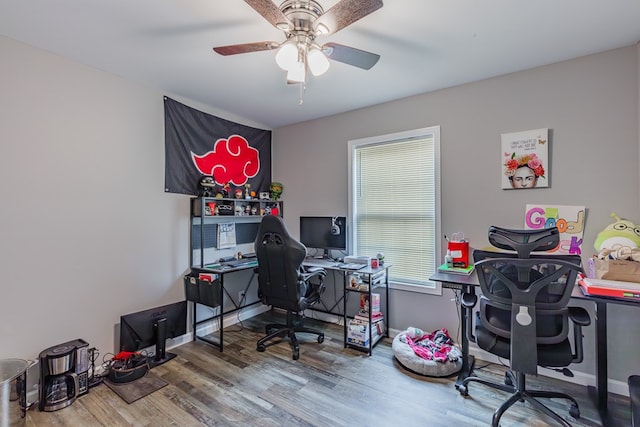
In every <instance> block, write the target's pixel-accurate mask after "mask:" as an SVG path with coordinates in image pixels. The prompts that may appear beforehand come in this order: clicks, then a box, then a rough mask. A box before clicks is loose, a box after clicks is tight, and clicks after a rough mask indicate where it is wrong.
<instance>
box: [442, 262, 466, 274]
mask: <svg viewBox="0 0 640 427" xmlns="http://www.w3.org/2000/svg"><path fill="white" fill-rule="evenodd" d="M473 270H474V265H473V264H469V265H468V266H467V268H460V267H449V266H448V265H447V264H446V263H445V264H442V265H441V266H440V267H438V271H442V272H443V273H454V274H464V275H466V276H469V275H471V273H473Z"/></svg>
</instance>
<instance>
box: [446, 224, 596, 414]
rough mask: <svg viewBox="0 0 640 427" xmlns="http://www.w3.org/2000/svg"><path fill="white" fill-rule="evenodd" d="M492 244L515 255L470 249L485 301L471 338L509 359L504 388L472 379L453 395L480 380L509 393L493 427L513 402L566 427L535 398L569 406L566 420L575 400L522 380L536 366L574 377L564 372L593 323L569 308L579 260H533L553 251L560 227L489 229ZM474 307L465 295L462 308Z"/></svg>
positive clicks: (578, 355) (574, 411) (558, 257)
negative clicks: (586, 328)
mask: <svg viewBox="0 0 640 427" xmlns="http://www.w3.org/2000/svg"><path fill="white" fill-rule="evenodd" d="M489 241H490V242H491V244H492V245H494V246H496V247H498V248H501V249H510V250H512V251H515V253H514V252H509V253H505V252H492V251H481V250H476V251H474V254H473V258H474V262H475V266H476V271H477V274H478V279H479V281H480V288H481V290H482V296H481V297H480V309H479V311H478V313H477V315H476V326H475V337H474V336H471V337H470V339H472V340H474V341H475V342H476V344H477V345H478V347H480V348H481V349H483V350H485V351H488V352H490V353H492V354H494V355H496V356H498V357H500V358H504V359H509V367H510V369H509V370H508V371H507V372H506V374H505V380H504V383H493V382H491V381H487V380H483V379H480V378H478V377H475V376H473V377H468V378H466V379H465V380H464V381H463V382H462V385H461V386H460V387H459V388H458V390H459V391H460V393H461V394H462V395H463V396H466V395H467V394H468V384H469V383H471V382H478V383H481V384H485V385H488V386H490V387H493V388H496V389H499V390H503V391H506V392H510V393H512V394H511V396H510V397H509V399H507V400H506V401H505V402H504V403H503V404H502V405H501V406H500V407H499V408H498V409H496V411H495V412H494V414H493V422H492V425H493V426H498V424H499V422H500V417H501V416H502V414H504V412H505V411H506V410H507V409H509V408H510V407H511V406H512V405H513V404H515V403H516V402H518V401H527V402H529V403H530V404H531V405H533V407H535V408H537V409H539V410H541V411H543V412H544V413H545V414H547V415H549V416H550V417H552V418H554V419H555V420H557V421H558V422H560V423H561V424H562V425H567V426H570V425H571V424H569V423H568V422H567V421H566V420H564V419H563V418H562V417H560V415H558V414H556V413H555V412H553V411H552V410H551V409H549V408H548V407H547V406H545V405H544V404H543V403H542V402H540V401H539V400H538V398H558V399H567V400H569V401H570V402H571V408H570V410H569V414H570V415H571V416H572V417H574V418H579V417H580V410H579V408H578V403H577V402H576V400H575V399H574V398H573V397H571V396H569V395H567V394H564V393H559V392H555V391H538V390H536V391H533V390H529V389H527V387H526V375H528V374H537V367H538V366H542V367H547V368H551V369H555V370H558V371H560V372H563V373H564V374H566V375H571V372H570V371H569V370H568V369H567V368H566V367H567V366H569V365H570V364H571V363H579V362H581V361H582V357H583V351H582V326H587V325H589V324H590V319H589V315H588V313H587V312H586V310H584V309H583V308H579V307H567V304H568V302H569V299H570V297H571V292H572V290H573V287H574V284H575V282H576V278H577V275H578V273H579V272H581V271H582V268H581V267H580V257H579V256H577V255H531V252H534V251H540V250H543V251H546V250H549V249H553V248H555V247H556V246H557V245H558V243H559V233H558V229H557V228H551V229H545V230H541V231H537V230H534V231H532V230H509V229H503V228H499V227H491V228H490V229H489ZM475 303H476V298H475V295H471V294H467V295H463V305H464V306H465V309H467V310H471V309H472V308H473V306H474V305H475ZM468 319H471V316H468ZM569 320H571V321H572V322H573V345H574V350H572V348H571V343H570V340H569V338H568V336H569V329H570V328H569ZM469 326H470V325H469ZM470 330H471V328H469V329H468V331H470ZM559 368H563V369H559Z"/></svg>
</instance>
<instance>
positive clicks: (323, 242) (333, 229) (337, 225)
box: [300, 216, 347, 258]
mask: <svg viewBox="0 0 640 427" xmlns="http://www.w3.org/2000/svg"><path fill="white" fill-rule="evenodd" d="M300 242H301V243H302V244H303V245H305V246H306V247H308V248H314V249H321V250H322V256H323V257H325V256H326V257H327V258H330V256H329V251H330V250H331V249H336V250H341V251H346V250H347V218H346V217H344V216H301V217H300ZM324 251H327V253H326V255H325V253H324Z"/></svg>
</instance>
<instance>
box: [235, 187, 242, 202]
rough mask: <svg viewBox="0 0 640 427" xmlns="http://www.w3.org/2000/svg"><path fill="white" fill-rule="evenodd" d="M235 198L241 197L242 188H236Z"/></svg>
mask: <svg viewBox="0 0 640 427" xmlns="http://www.w3.org/2000/svg"><path fill="white" fill-rule="evenodd" d="M235 195H236V199H242V190H241V189H239V188H238V189H236V193H235Z"/></svg>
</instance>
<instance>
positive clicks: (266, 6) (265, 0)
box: [244, 0, 292, 30]
mask: <svg viewBox="0 0 640 427" xmlns="http://www.w3.org/2000/svg"><path fill="white" fill-rule="evenodd" d="M244 1H245V2H246V3H247V4H248V5H249V6H251V7H252V8H254V9H255V10H256V12H258V13H259V14H260V15H262V17H263V18H264V19H266V20H267V21H269V22H270V23H271V25H273V26H274V27H276V28H279V29H281V30H286V29H287V28H289V27H291V26H292V24H291V21H289V19H288V18H287V17H286V16H284V13H282V11H281V10H280V9H279V8H278V6H276V5H275V4H274V3H273V2H272V1H271V0H244Z"/></svg>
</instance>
